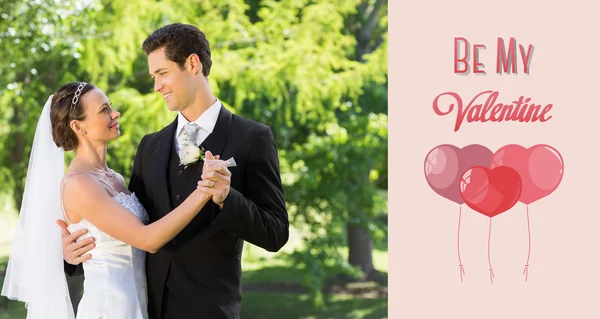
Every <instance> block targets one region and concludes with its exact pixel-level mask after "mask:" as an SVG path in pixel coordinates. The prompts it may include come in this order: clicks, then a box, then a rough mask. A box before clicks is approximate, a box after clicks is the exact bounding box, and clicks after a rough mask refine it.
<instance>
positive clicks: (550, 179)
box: [491, 144, 564, 205]
mask: <svg viewBox="0 0 600 319" xmlns="http://www.w3.org/2000/svg"><path fill="white" fill-rule="evenodd" d="M498 166H508V167H511V168H513V169H514V170H516V171H517V172H518V173H519V175H521V180H522V183H523V190H522V191H521V197H520V198H519V201H520V202H522V203H524V204H526V205H529V204H531V203H533V202H535V201H537V200H539V199H542V198H544V197H546V196H548V195H550V194H552V192H554V190H556V188H557V187H558V185H560V182H561V180H562V176H563V172H564V162H563V158H562V156H561V155H560V153H559V152H558V151H557V150H556V149H555V148H553V147H552V146H549V145H546V144H538V145H534V146H532V147H530V148H529V149H527V148H525V147H523V146H520V145H516V144H509V145H506V146H503V147H502V148H500V149H499V150H498V151H496V153H494V156H493V157H492V163H491V168H492V169H493V168H495V167H498Z"/></svg>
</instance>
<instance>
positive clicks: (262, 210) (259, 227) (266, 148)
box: [215, 125, 289, 252]
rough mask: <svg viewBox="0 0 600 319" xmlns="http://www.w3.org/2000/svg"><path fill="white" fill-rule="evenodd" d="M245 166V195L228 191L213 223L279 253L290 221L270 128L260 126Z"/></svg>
mask: <svg viewBox="0 0 600 319" xmlns="http://www.w3.org/2000/svg"><path fill="white" fill-rule="evenodd" d="M246 165H247V166H246V170H245V171H246V172H245V173H246V176H244V183H245V184H246V187H245V188H246V193H245V194H242V193H240V192H239V191H237V190H236V189H234V188H230V190H229V194H228V195H227V197H226V198H225V201H224V202H223V205H222V208H221V211H220V212H219V216H218V217H217V219H216V220H215V223H221V225H224V227H225V228H226V229H227V230H228V231H229V232H230V233H231V234H233V235H235V236H237V237H239V238H241V239H244V240H245V241H247V242H250V243H252V244H254V245H256V246H259V247H262V248H263V249H266V250H267V251H271V252H276V251H279V250H280V249H281V248H282V247H283V246H284V245H285V244H286V243H287V241H288V239H289V220H288V213H287V208H286V203H285V196H284V191H283V186H282V184H281V176H280V171H279V158H278V156H277V146H276V144H275V139H274V138H273V132H272V131H271V128H270V127H268V126H266V125H261V126H260V127H259V129H258V130H257V132H256V133H255V136H254V138H253V141H252V145H251V147H250V151H249V156H248V161H247V164H246ZM244 195H245V196H244Z"/></svg>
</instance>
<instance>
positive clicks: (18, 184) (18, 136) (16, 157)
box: [10, 104, 27, 211]
mask: <svg viewBox="0 0 600 319" xmlns="http://www.w3.org/2000/svg"><path fill="white" fill-rule="evenodd" d="M25 118H26V116H25V111H24V110H23V105H18V104H15V106H14V113H13V117H12V119H11V121H10V125H11V128H13V132H12V141H13V145H12V148H11V149H10V153H11V156H10V159H11V162H12V167H19V166H21V164H22V163H23V161H24V160H25V156H24V155H25V154H24V153H25V131H24V130H25V128H24V126H25V125H24V122H25ZM24 167H25V168H26V167H27V165H25V166H24ZM14 178H15V189H14V190H13V198H14V201H15V207H16V208H17V211H21V202H22V201H23V191H24V190H25V178H23V172H17V173H16V174H15V176H14Z"/></svg>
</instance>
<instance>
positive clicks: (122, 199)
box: [68, 192, 149, 243]
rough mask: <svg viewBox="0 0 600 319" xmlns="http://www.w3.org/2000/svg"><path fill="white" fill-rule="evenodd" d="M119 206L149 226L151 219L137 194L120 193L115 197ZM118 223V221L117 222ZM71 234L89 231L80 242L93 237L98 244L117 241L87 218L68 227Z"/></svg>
mask: <svg viewBox="0 0 600 319" xmlns="http://www.w3.org/2000/svg"><path fill="white" fill-rule="evenodd" d="M113 198H114V199H115V200H116V201H117V202H118V203H119V204H121V205H122V206H123V207H125V208H127V210H129V211H130V212H131V213H133V214H134V215H135V216H136V217H137V218H139V219H140V220H141V221H142V223H144V224H148V221H149V217H148V213H146V210H145V209H144V207H143V206H142V204H141V203H140V201H139V200H138V198H137V197H136V196H135V193H131V195H127V194H125V193H123V192H120V193H118V194H117V195H115V196H114V197H113ZM115 222H118V221H115ZM68 229H69V232H70V233H71V234H72V233H74V232H76V231H78V230H80V229H87V230H88V232H87V233H86V234H85V235H83V236H81V237H79V238H78V240H83V239H86V238H89V237H93V238H95V239H96V242H97V243H98V242H106V241H113V240H115V239H114V238H113V237H112V236H110V235H108V234H106V233H105V232H103V231H101V230H100V229H98V228H97V227H96V226H94V225H93V224H92V223H90V222H89V221H88V220H86V219H85V218H84V219H82V220H81V221H79V222H78V223H73V224H70V225H69V226H68Z"/></svg>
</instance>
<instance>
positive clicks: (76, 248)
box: [56, 219, 96, 265]
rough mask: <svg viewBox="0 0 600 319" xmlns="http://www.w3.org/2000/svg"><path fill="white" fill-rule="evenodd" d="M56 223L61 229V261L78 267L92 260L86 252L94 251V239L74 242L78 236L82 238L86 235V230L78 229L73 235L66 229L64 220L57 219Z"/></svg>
mask: <svg viewBox="0 0 600 319" xmlns="http://www.w3.org/2000/svg"><path fill="white" fill-rule="evenodd" d="M56 223H57V224H58V226H60V228H61V229H62V250H63V259H64V260H65V261H66V262H67V263H69V264H71V265H79V264H81V263H82V262H84V261H86V260H89V259H90V258H92V255H91V254H86V253H87V252H88V251H90V250H92V249H94V247H96V244H94V238H87V239H85V240H82V241H79V242H75V240H76V239H77V238H79V236H83V235H84V234H86V233H87V229H80V230H78V231H76V232H74V233H73V234H71V233H70V232H69V230H68V229H67V224H66V223H65V221H64V220H62V219H58V220H56Z"/></svg>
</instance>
